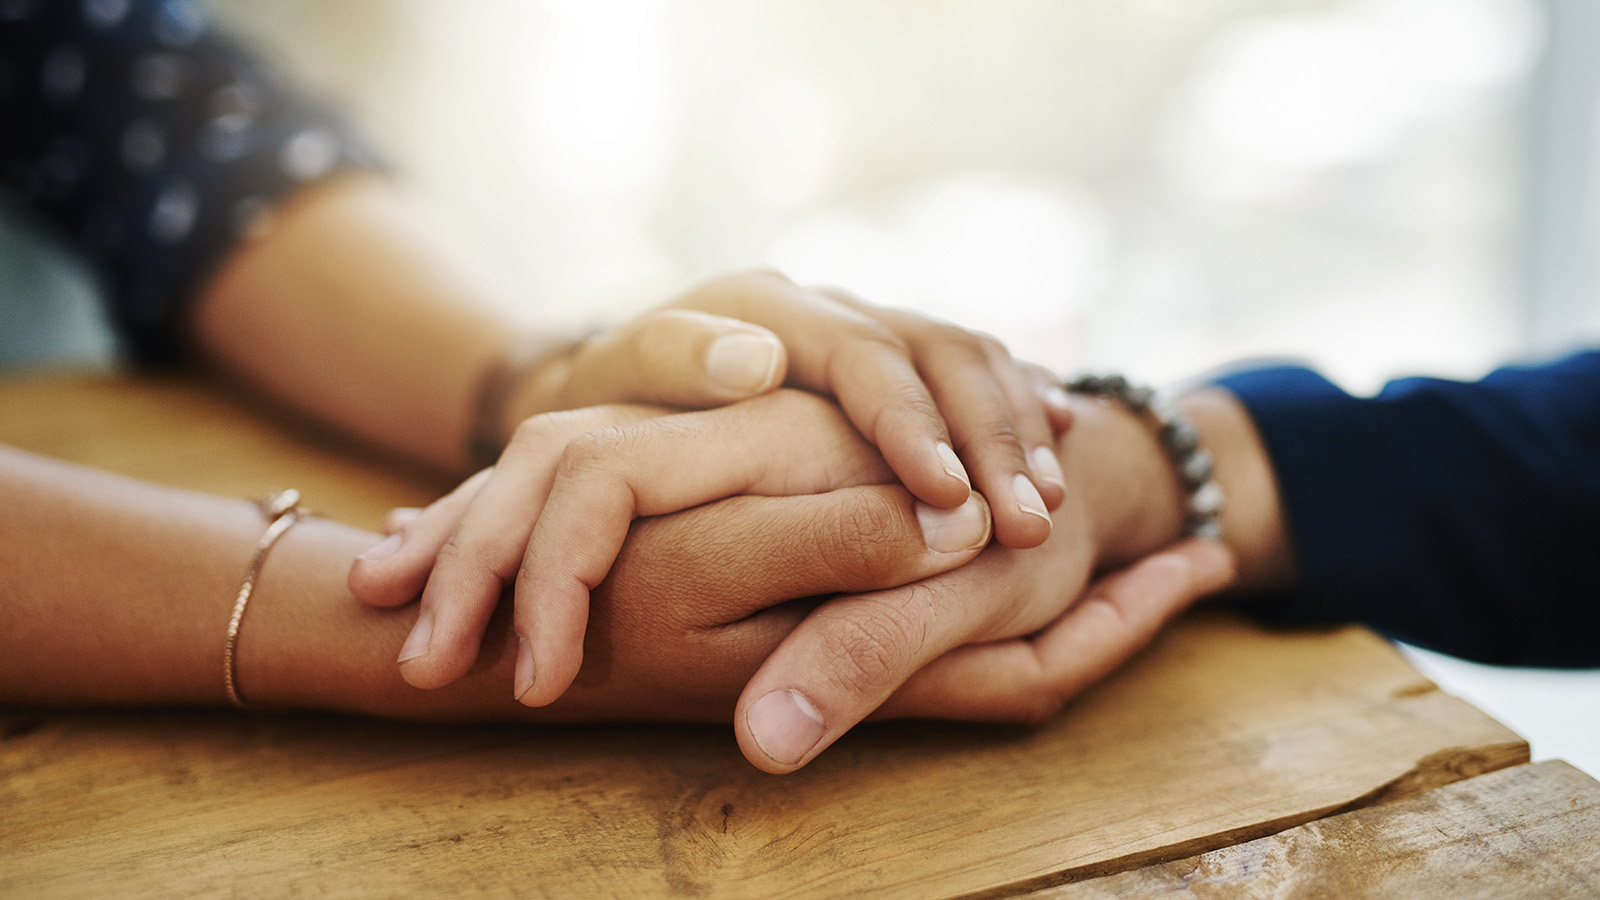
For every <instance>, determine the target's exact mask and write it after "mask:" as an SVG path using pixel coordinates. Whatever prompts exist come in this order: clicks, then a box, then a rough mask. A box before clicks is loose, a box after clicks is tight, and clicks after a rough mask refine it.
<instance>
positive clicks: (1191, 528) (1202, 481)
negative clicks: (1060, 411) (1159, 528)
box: [1065, 375, 1222, 540]
mask: <svg viewBox="0 0 1600 900" xmlns="http://www.w3.org/2000/svg"><path fill="white" fill-rule="evenodd" d="M1065 387H1066V389H1067V390H1068V391H1071V392H1072V393H1075V394H1083V395H1085V396H1089V397H1103V398H1106V399H1109V400H1115V401H1116V402H1117V403H1120V404H1122V405H1123V406H1124V407H1126V408H1127V409H1128V411H1129V412H1131V413H1133V414H1134V415H1136V416H1139V417H1140V418H1145V417H1149V418H1153V419H1154V420H1155V423H1156V439H1157V440H1158V441H1159V442H1160V444H1161V449H1162V451H1163V452H1165V453H1166V455H1167V458H1168V459H1170V460H1171V461H1172V465H1173V468H1174V469H1176V470H1177V473H1178V481H1179V482H1180V483H1182V485H1183V489H1184V492H1185V493H1186V494H1187V498H1186V500H1185V503H1184V524H1183V536H1184V537H1203V538H1210V539H1212V540H1221V539H1222V522H1221V521H1220V520H1219V519H1218V516H1220V515H1221V514H1222V485H1220V484H1217V481H1216V479H1215V478H1214V477H1213V475H1214V471H1213V467H1212V463H1211V454H1209V453H1207V452H1206V451H1205V449H1204V448H1202V447H1201V446H1200V434H1199V432H1197V431H1196V430H1195V427H1194V424H1193V423H1191V422H1190V421H1189V419H1188V417H1187V416H1184V415H1183V414H1182V413H1180V412H1178V410H1177V408H1176V407H1174V406H1173V405H1172V404H1170V403H1168V402H1165V401H1164V400H1163V399H1162V398H1161V397H1160V395H1158V394H1157V393H1156V391H1155V390H1154V389H1152V388H1150V387H1148V386H1146V385H1137V384H1133V383H1131V382H1129V381H1128V379H1126V378H1124V377H1122V376H1121V375H1080V376H1078V377H1077V378H1074V379H1072V380H1071V381H1068V382H1067V383H1066V385H1065Z"/></svg>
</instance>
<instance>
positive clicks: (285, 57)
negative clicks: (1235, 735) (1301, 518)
mask: <svg viewBox="0 0 1600 900" xmlns="http://www.w3.org/2000/svg"><path fill="white" fill-rule="evenodd" d="M214 6H216V7H217V11H218V13H219V15H220V16H221V17H222V18H224V19H225V20H227V21H229V22H231V23H232V24H233V25H234V27H235V28H236V29H237V30H239V31H242V32H245V33H247V34H249V35H251V36H253V37H254V38H255V39H256V40H257V41H258V42H259V43H260V44H262V45H263V46H266V47H269V48H272V51H271V52H272V54H273V55H274V56H276V57H277V58H278V59H280V60H282V61H284V62H285V63H286V64H287V65H288V66H289V67H290V68H292V69H293V70H295V71H296V72H298V73H299V74H300V75H301V77H303V78H304V79H305V80H307V81H309V82H310V83H311V84H313V85H314V86H316V87H317V88H319V89H320V90H322V91H323V92H325V93H326V94H328V95H330V96H332V97H334V98H336V99H338V100H340V101H341V102H343V103H344V104H346V105H347V106H348V107H349V108H351V109H352V110H354V111H355V112H356V114H357V116H358V118H359V120H360V121H361V122H362V123H363V124H364V125H365V127H366V129H367V130H368V132H369V133H370V134H371V135H372V137H373V138H374V140H375V141H376V142H377V144H378V145H379V147H381V148H382V149H383V150H384V151H385V152H386V153H387V154H388V155H389V157H390V159H391V160H392V161H393V162H394V163H395V165H396V168H397V170H398V171H399V172H401V173H402V174H403V176H404V177H405V178H406V180H407V181H408V182H409V183H410V184H411V185H413V186H414V188H415V189H416V191H417V192H418V193H419V195H420V196H421V197H422V198H423V199H424V200H425V201H426V202H427V203H429V204H431V205H432V207H433V208H434V209H435V210H436V211H437V214H438V215H439V216H441V217H442V218H444V219H446V220H449V221H450V222H452V223H453V224H454V225H455V226H457V227H459V228H461V229H463V230H465V231H466V232H467V233H468V234H469V235H471V236H472V237H473V238H474V239H475V240H476V241H478V242H479V243H481V244H482V245H483V246H484V247H486V248H488V249H489V250H490V251H491V252H493V253H494V254H496V255H497V256H499V257H500V258H501V259H502V260H504V261H505V263H506V264H507V265H508V266H510V267H512V269H513V270H514V271H515V274H516V276H517V277H518V278H519V279H520V283H521V284H522V285H523V286H524V289H525V296H526V300H527V306H526V307H525V308H522V309H519V310H518V311H517V313H518V315H523V316H528V317H531V318H542V319H560V320H565V321H572V322H585V323H586V322H590V321H593V320H594V319H595V318H597V317H600V318H615V317H620V316H622V315H624V314H626V313H629V312H632V311H635V310H637V309H640V308H642V307H645V306H649V305H653V304H655V303H659V302H661V301H662V300H664V299H666V298H668V297H670V296H672V295H674V294H676V293H677V292H679V291H681V290H683V289H684V288H685V287H687V286H689V285H690V284H692V283H694V282H695V281H697V280H700V279H703V278H706V277H708V276H710V275H713V274H715V273H718V272H722V271H725V270H729V269H734V268H741V267H746V266H750V265H753V264H759V263H766V264H771V265H775V266H777V267H779V268H781V269H783V270H785V271H786V272H788V273H789V274H791V275H792V276H794V277H795V278H796V279H798V280H801V281H806V282H828V283H836V284H841V285H844V286H847V287H849V288H851V289H853V290H854V291H856V292H858V293H860V294H862V295H863V296H866V297H868V298H870V299H873V300H876V301H878V302H882V303H889V304H895V305H904V306H910V307H915V308H918V309H921V310H925V311H929V312H933V313H936V314H939V315H942V316H945V317H948V318H951V319H954V320H956V321H959V322H961V323H963V324H967V325H971V326H975V327H978V328H982V329H984V330H987V331H989V332H992V333H994V334H995V335H997V336H999V337H1001V338H1002V339H1004V340H1005V341H1006V342H1007V343H1008V344H1009V345H1010V346H1012V347H1013V349H1014V350H1015V351H1016V352H1017V353H1019V354H1020V355H1025V356H1028V357H1031V358H1034V359H1036V360H1039V361H1041V362H1045V363H1047V364H1049V365H1051V366H1052V367H1055V368H1058V369H1063V370H1066V369H1073V368H1079V367H1101V368H1114V369H1118V370H1123V371H1128V372H1132V373H1135V374H1137V375H1138V376H1140V377H1142V378H1145V379H1149V380H1153V381H1156V382H1166V381H1170V380H1172V379H1177V378H1181V377H1183V376H1186V375H1189V374H1192V373H1194V372H1197V371H1200V370H1203V369H1207V368H1210V367H1213V366H1216V365H1219V364H1223V363H1226V362H1228V361H1231V360H1237V359H1240V358H1248V357H1259V356H1263V355H1271V356H1286V355H1287V356H1294V357H1301V358H1306V359H1309V360H1311V361H1313V362H1315V363H1316V364H1317V365H1319V366H1321V367H1322V368H1323V369H1324V371H1327V372H1328V373H1330V374H1331V375H1333V376H1335V377H1336V378H1338V379H1339V380H1341V381H1342V382H1343V383H1344V384H1345V385H1346V386H1347V387H1350V388H1352V389H1355V390H1365V389H1370V388H1373V387H1376V386H1377V385H1378V384H1380V383H1381V382H1382V381H1383V380H1384V379H1385V378H1387V377H1391V376H1393V375H1396V374H1405V373H1413V372H1428V373H1435V374H1444V375H1455V376H1463V377H1470V376H1473V375H1475V374H1478V373H1481V372H1482V371H1484V370H1486V369H1487V368H1488V367H1489V366H1490V365H1491V364H1492V363H1494V362H1496V361H1499V360H1505V359H1509V358H1517V357H1527V356H1537V355H1547V354H1550V353H1552V352H1556V351H1559V350H1560V349H1562V348H1564V347H1569V346H1572V345H1576V344H1580V343H1583V342H1586V341H1587V342H1592V341H1594V340H1595V339H1596V338H1597V337H1600V302H1596V301H1597V300H1600V290H1597V285H1596V283H1595V281H1594V276H1595V273H1594V271H1593V260H1594V259H1595V257H1596V251H1597V250H1600V238H1597V237H1596V231H1595V227H1594V221H1595V218H1596V215H1595V213H1596V211H1597V210H1600V190H1597V189H1596V181H1595V179H1594V178H1593V177H1592V174H1591V173H1592V170H1593V169H1594V164H1595V162H1597V161H1600V150H1597V148H1596V144H1595V140H1594V138H1595V133H1596V130H1597V123H1600V101H1597V92H1596V89H1597V86H1600V53H1597V52H1596V51H1595V48H1596V47H1600V4H1596V3H1594V2H1592V0H1072V2H1061V0H1012V2H1005V3H994V2H983V0H916V2H912V0H769V2H762V3H748V2H741V0H470V2H446V0H408V2H380V0H214ZM1596 638H1597V640H1600V635H1597V636H1596ZM1416 659H1417V661H1418V663H1419V665H1421V666H1422V667H1423V668H1424V669H1425V670H1426V671H1427V672H1429V674H1431V675H1432V676H1433V677H1435V678H1436V679H1437V680H1439V681H1440V682H1441V683H1442V684H1444V685H1445V686H1446V688H1447V689H1451V690H1454V691H1456V692H1459V693H1461V694H1463V695H1465V696H1467V697H1468V698H1469V699H1472V700H1474V701H1475V702H1477V703H1478V704H1479V705H1481V706H1482V707H1483V708H1485V709H1487V710H1488V711H1490V712H1491V713H1492V714H1494V715H1496V716H1497V717H1499V718H1501V719H1502V720H1503V721H1505V722H1507V724H1509V725H1511V726H1512V727H1513V728H1515V729H1517V730H1519V731H1521V732H1522V733H1524V734H1526V735H1528V736H1529V737H1530V738H1531V739H1532V740H1533V742H1534V753H1535V757H1536V758H1546V757H1551V756H1559V757H1565V758H1568V759H1570V760H1572V761H1573V762H1575V763H1577V764H1578V765H1580V766H1581V767H1583V768H1585V769H1587V770H1588V771H1590V772H1596V773H1600V724H1597V723H1600V673H1583V674H1573V673H1567V674H1556V673H1544V672H1528V671H1520V672H1506V671H1502V670H1495V669H1490V668H1486V667H1479V666H1472V665H1469V664H1465V663H1460V662H1458V661H1455V660H1450V659H1446V658H1444V657H1438V656H1434V655H1429V654H1418V655H1417V656H1416Z"/></svg>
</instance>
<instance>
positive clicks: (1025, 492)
mask: <svg viewBox="0 0 1600 900" xmlns="http://www.w3.org/2000/svg"><path fill="white" fill-rule="evenodd" d="M1011 493H1012V494H1013V495H1015V496H1016V498H1017V508H1018V509H1020V510H1022V511H1023V512H1025V513H1028V514H1029V515H1034V516H1038V517H1039V518H1041V519H1043V520H1045V521H1046V522H1048V521H1050V511H1049V510H1047V509H1045V506H1044V498H1043V497H1040V496H1039V489H1038V488H1036V487H1034V486H1033V482H1031V481H1029V480H1028V476H1026V475H1022V474H1020V473H1019V474H1018V475H1017V477H1016V478H1013V479H1012V480H1011Z"/></svg>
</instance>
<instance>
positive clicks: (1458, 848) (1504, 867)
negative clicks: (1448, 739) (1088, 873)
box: [1027, 762, 1600, 900]
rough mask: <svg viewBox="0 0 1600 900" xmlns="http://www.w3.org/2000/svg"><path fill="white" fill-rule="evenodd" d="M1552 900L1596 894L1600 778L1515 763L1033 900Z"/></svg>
mask: <svg viewBox="0 0 1600 900" xmlns="http://www.w3.org/2000/svg"><path fill="white" fill-rule="evenodd" d="M1180 893H1181V894H1183V895H1184V896H1185V897H1193V898H1196V900H1207V898H1218V900H1221V898H1228V900H1289V898H1302V900H1313V898H1328V900H1367V898H1374V900H1376V898H1391V897H1404V898H1408V900H1433V898H1438V900H1555V898H1594V897H1600V782H1596V781H1595V780H1594V779H1593V778H1590V777H1589V776H1588V775H1586V774H1584V773H1583V772H1580V771H1578V770H1577V769H1574V768H1573V767H1572V766H1569V765H1567V764H1566V763H1563V762H1542V763H1537V764H1535V765H1530V766H1517V767H1515V768H1511V769H1506V770H1503V771H1500V772H1495V773H1493V774H1490V775H1484V776H1483V777H1481V778H1472V779H1469V780H1466V781H1461V782H1457V783H1455V784H1452V785H1449V786H1446V787H1442V788H1440V789H1438V790H1436V791H1433V792H1432V793H1429V794H1425V795H1423V796H1420V797H1413V798H1410V799H1407V800H1402V801H1399V802H1396V803H1387V804H1384V805H1382V806H1378V807H1372V808H1369V809H1363V810H1360V811H1357V812H1351V813H1346V814H1344V815H1341V816H1335V817H1333V818H1329V819H1323V820H1321V821H1317V822H1311V823H1308V824H1306V825H1301V826H1299V827H1298V828H1292V829H1290V830H1288V831H1285V832H1283V833H1282V834H1276V835H1273V836H1271V837H1266V838H1261V839H1259V840H1255V841H1250V842H1248V843H1244V844H1240V845H1238V846H1234V847H1226V848H1223V849H1221V850H1214V851H1212V852H1210V853H1204V854H1201V855H1199V856H1192V857H1189V858H1188V859H1182V860H1177V861H1174V862H1170V863H1164V864H1162V865H1158V866H1150V867H1148V868H1143V869H1137V870H1134V871H1131V872H1125V873H1122V874H1119V875H1111V876H1107V877H1105V878H1097V879H1094V880H1092V881H1085V882H1082V883H1079V884H1072V885H1065V886H1062V887H1058V888H1051V889H1048V890H1044V891H1040V892H1038V893H1034V894H1029V895H1027V897H1028V900H1112V898H1125V897H1158V896H1166V895H1169V894H1180Z"/></svg>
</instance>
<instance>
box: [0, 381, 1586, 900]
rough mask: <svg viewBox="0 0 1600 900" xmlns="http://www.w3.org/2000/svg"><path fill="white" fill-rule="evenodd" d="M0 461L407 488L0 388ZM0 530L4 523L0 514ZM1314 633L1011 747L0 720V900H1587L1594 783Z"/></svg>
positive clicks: (922, 741) (1372, 659) (191, 428)
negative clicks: (46, 458) (766, 746)
mask: <svg viewBox="0 0 1600 900" xmlns="http://www.w3.org/2000/svg"><path fill="white" fill-rule="evenodd" d="M0 441H3V442H6V443H10V444H13V445H16V446H20V447H22V448H24V449H29V450H32V451H35V452H39V453H43V454H47V455H52V456H58V457H62V458H66V459H72V460H77V461H80V462H85V463H89V464H92V465H97V466H100V467H103V468H108V469H113V470H116V471H121V472H125V473H128V474H133V475H138V476H142V477H146V478H150V479H152V480H157V481H164V482H169V483H173V484H180V485H184V486H188V487H195V488H201V489H206V490H211V491H216V492H219V493H223V494H228V495H234V496H251V495H257V494H261V493H263V492H265V491H267V490H269V489H272V488H275V487H278V486H281V485H284V484H295V485H296V486H298V487H300V488H301V489H302V490H303V491H304V492H305V493H306V494H307V495H308V496H309V497H311V498H313V500H314V502H315V503H316V505H317V506H318V507H319V509H321V510H323V511H325V512H326V513H327V514H329V515H332V516H334V517H336V518H342V519H345V520H347V521H350V522H352V523H354V524H358V525H364V526H368V527H372V526H375V525H376V523H377V521H378V520H379V517H380V516H381V515H382V513H383V511H384V510H385V509H387V508H388V507H389V506H391V505H394V504H401V503H408V504H409V503H417V502H421V501H425V500H426V499H428V498H429V497H430V496H431V495H433V494H435V493H436V492H437V490H438V487H439V486H438V485H429V484H425V483H422V482H420V481H419V480H418V479H417V478H416V477H415V476H408V475H406V474H405V473H403V472H398V471H391V470H386V469H385V468H384V467H382V466H380V465H375V464H373V463H372V462H371V461H370V460H367V459H364V458H363V455H362V454H361V453H360V451H358V450H355V449H353V448H349V447H341V446H338V445H336V444H333V443H330V442H329V441H327V440H326V438H325V436H323V437H319V436H317V435H315V434H313V433H311V432H309V431H307V430H306V429H304V428H303V427H298V426H295V425H293V424H292V423H287V422H285V421H283V420H281V419H278V418H273V417H271V416H269V415H266V414H263V413H261V412H258V411H251V409H250V407H249V405H248V404H245V403H242V402H240V401H238V400H237V399H235V398H234V397H232V396H230V395H229V394H228V393H226V392H225V391H222V390H219V389H216V388H213V387H207V386H204V385H198V384H194V383H188V382H184V381H179V380H170V379H167V380H164V379H152V378H138V379H113V378H90V377H75V378H67V377H53V378H44V377H35V378H18V377H12V378H10V379H6V380H3V381H0ZM0 514H3V512H0ZM1527 760H1528V746H1527V744H1526V742H1525V741H1523V740H1522V739H1521V738H1519V737H1518V736H1517V735H1515V734H1513V733H1511V732H1510V731H1508V730H1507V729H1506V728H1504V727H1503V726H1501V725H1500V724H1498V723H1496V722H1494V721H1493V720H1491V719H1489V718H1488V717H1487V716H1485V715H1484V714H1482V713H1481V712H1479V711H1478V710H1476V709H1474V708H1472V707H1471V706H1469V705H1467V704H1466V703H1464V702H1462V701H1460V700H1458V699H1456V698H1453V697H1450V696H1447V695H1445V694H1443V693H1441V692H1440V691H1439V690H1438V688H1437V687H1435V686H1434V685H1433V684H1432V683H1430V682H1428V681H1427V680H1426V679H1425V678H1423V677H1422V676H1421V675H1420V674H1418V673H1417V672H1416V671H1415V670H1414V669H1412V668H1411V667H1410V666H1409V665H1408V664H1407V663H1406V662H1405V661H1404V660H1403V659H1402V658H1401V657H1400V656H1399V655H1398V654H1397V653H1396V652H1395V651H1394V649H1393V648H1391V647H1390V646H1389V645H1388V644H1387V643H1385V642H1384V641H1382V640H1381V639H1379V638H1377V637H1376V636H1374V635H1372V634H1371V633H1369V632H1367V631H1364V630H1361V629H1358V628H1346V629H1342V630H1335V631H1329V632H1323V633H1294V634H1273V633H1268V632H1265V631H1262V630H1260V629H1258V628H1256V627H1254V626H1252V625H1249V624H1246V623H1244V622H1242V621H1239V620H1236V619H1233V618H1230V617H1228V616H1225V615H1221V614H1214V613H1213V614H1203V615H1195V616H1191V617H1189V618H1187V619H1186V620H1184V621H1182V622H1180V623H1179V624H1178V625H1177V626H1175V627H1173V628H1172V629H1171V630H1170V631H1169V632H1168V633H1167V634H1166V635H1165V636H1164V637H1163V638H1162V639H1161V640H1160V641H1159V642H1158V643H1157V644H1156V645H1155V646H1153V647H1152V648H1150V650H1149V651H1147V652H1145V653H1144V654H1142V655H1141V656H1140V657H1138V658H1137V659H1136V660H1135V661H1134V662H1133V663H1132V664H1131V665H1129V666H1128V667H1126V668H1125V669H1124V670H1123V671H1122V672H1120V673H1119V674H1118V675H1117V676H1115V677H1114V678H1112V679H1111V680H1109V681H1107V682H1106V683H1104V684H1102V685H1101V686H1099V687H1097V688H1096V689H1094V690H1092V691H1090V692H1089V693H1088V694H1086V695H1085V696H1083V697H1082V699H1081V700H1079V701H1078V702H1076V703H1075V704H1073V706H1072V707H1071V708H1069V709H1068V710H1067V711H1066V712H1065V713H1064V714H1062V715H1061V716H1059V717H1057V718H1056V719H1054V720H1053V721H1051V722H1050V723H1048V724H1047V725H1045V726H1043V727H1040V728H1034V729H1020V728H1000V727H980V726H972V725H950V724H936V723H900V724H889V725H876V726H865V727H862V728H860V729H858V730H857V731H855V732H854V733H852V734H851V735H849V736H847V737H846V738H845V739H843V740H842V741H841V742H840V743H839V744H838V745H837V746H835V747H834V748H833V749H832V750H830V751H829V752H828V753H826V754H824V755H823V756H822V757H821V758H820V759H819V760H818V761H817V762H816V763H814V764H812V765H811V766H808V767H807V768H806V769H805V770H803V771H802V772H800V773H798V774H795V775H791V776H783V777H779V776H770V775H764V774H762V773H760V772H757V771H756V770H754V769H753V768H751V767H750V766H749V765H748V764H747V763H746V762H745V761H744V760H743V759H742V757H740V756H739V754H738V751H737V748H736V747H735V746H734V742H733V740H732V735H731V730H730V729H729V728H726V727H686V726H639V725H632V726H610V727H583V728H559V729H552V728H534V727H511V726H483V727H460V726H451V727H440V726H419V725H407V724H395V723H386V722H374V721H366V720H359V719H353V718H342V717H330V716H316V715H289V716H278V717H251V716H245V715H241V714H236V713H233V712H224V711H209V710H194V711H155V712H152V711H111V712H105V711H58V710H27V709H9V710H0V897H6V898H9V897H30V898H31V897H97V896H161V897H190V896H195V897H199V896H208V897H209V896H220V895H225V896H241V897H250V896H273V897H277V896H318V897H320V896H333V897H378V896H382V897H387V896H401V895H405V896H469V897H479V896H484V897H490V896H493V897H501V896H507V897H519V896H539V897H543V896H549V897H603V896H627V897H634V896H640V897H650V896H681V897H761V898H765V897H856V896H872V897H907V898H936V897H1012V896H1028V897H1038V898H1044V897H1052V898H1054V897H1072V898H1076V897H1133V896H1150V895H1156V894H1164V893H1169V892H1176V891H1186V892H1192V893H1194V894H1195V895H1198V896H1207V897H1210V896H1227V897H1258V896H1259V897H1268V896H1273V897H1281V896H1327V897H1364V896H1406V897H1431V896H1439V897H1451V898H1460V897H1464V896H1466V897H1494V898H1504V897H1521V896H1526V897H1558V896H1561V897H1567V896H1571V897H1600V840H1597V839H1596V835H1600V784H1597V783H1596V782H1595V781H1594V780H1593V779H1592V778H1590V777H1588V776H1587V775H1585V774H1583V773H1581V772H1578V771H1577V770H1575V769H1572V768H1571V767H1568V766H1565V765H1564V764H1561V763H1542V764H1538V765H1527V764H1526V763H1527Z"/></svg>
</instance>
